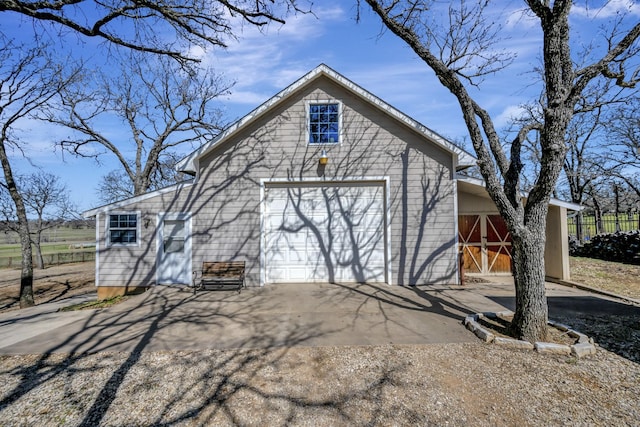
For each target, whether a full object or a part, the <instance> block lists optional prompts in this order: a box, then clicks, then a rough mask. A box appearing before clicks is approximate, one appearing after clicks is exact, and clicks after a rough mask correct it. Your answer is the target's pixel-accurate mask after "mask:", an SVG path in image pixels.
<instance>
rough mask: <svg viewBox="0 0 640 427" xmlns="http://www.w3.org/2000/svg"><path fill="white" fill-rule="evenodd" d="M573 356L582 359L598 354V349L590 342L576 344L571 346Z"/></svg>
mask: <svg viewBox="0 0 640 427" xmlns="http://www.w3.org/2000/svg"><path fill="white" fill-rule="evenodd" d="M571 354H572V355H573V356H575V357H577V358H578V359H580V358H582V357H585V356H590V355H592V354H596V347H595V346H594V345H593V344H589V343H588V342H586V343H578V344H574V345H572V346H571Z"/></svg>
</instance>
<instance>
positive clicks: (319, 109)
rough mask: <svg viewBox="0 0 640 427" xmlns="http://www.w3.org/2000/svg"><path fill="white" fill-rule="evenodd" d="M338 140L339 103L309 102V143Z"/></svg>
mask: <svg viewBox="0 0 640 427" xmlns="http://www.w3.org/2000/svg"><path fill="white" fill-rule="evenodd" d="M339 142H340V104H339V103H337V102H332V103H323V104H309V144H338V143H339Z"/></svg>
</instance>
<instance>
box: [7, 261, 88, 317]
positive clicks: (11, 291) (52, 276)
mask: <svg viewBox="0 0 640 427" xmlns="http://www.w3.org/2000/svg"><path fill="white" fill-rule="evenodd" d="M34 278H35V280H34V283H33V285H34V297H35V300H36V304H44V303H47V302H51V301H56V300H59V299H62V298H68V297H71V296H74V295H80V294H87V293H91V292H96V288H95V286H94V285H95V263H94V262H83V263H75V264H63V265H57V266H52V267H47V268H45V269H44V270H38V269H34ZM19 293H20V270H19V269H2V270H0V312H5V311H11V310H17V309H18V308H19V305H18V300H19Z"/></svg>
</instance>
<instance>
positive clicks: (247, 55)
mask: <svg viewBox="0 0 640 427" xmlns="http://www.w3.org/2000/svg"><path fill="white" fill-rule="evenodd" d="M314 13H315V15H312V14H298V15H293V16H291V17H289V18H288V19H287V22H286V24H285V25H277V26H276V25H273V24H272V25H271V26H270V27H268V28H266V29H262V30H260V29H258V28H256V27H255V26H250V25H245V26H244V28H243V31H242V33H241V35H240V37H239V39H238V40H237V41H229V46H228V48H227V49H226V50H223V51H221V50H218V51H213V52H210V53H209V54H208V55H206V56H204V57H202V58H203V63H204V64H205V65H207V66H210V67H213V68H214V69H215V70H217V71H218V72H220V73H223V75H224V76H225V78H227V79H228V80H231V81H233V82H235V86H234V87H233V88H232V94H231V95H230V97H229V98H228V101H229V102H231V103H238V104H251V106H255V105H257V104H260V103H261V102H264V101H265V100H266V98H268V97H269V96H271V95H273V94H275V93H276V92H277V91H279V90H281V89H282V88H283V87H285V86H286V85H288V84H290V83H292V82H293V81H294V80H295V79H297V78H299V77H300V76H302V75H303V74H304V73H306V72H308V71H309V70H310V69H311V68H312V67H313V66H315V65H317V62H314V57H313V50H310V52H309V54H302V55H301V54H300V50H301V49H304V47H305V46H306V47H308V46H310V44H312V43H315V42H318V41H319V40H320V39H321V38H322V36H323V35H324V34H325V33H326V31H327V28H328V27H329V26H330V25H331V24H332V23H334V22H336V21H342V20H344V19H345V12H344V10H343V9H342V8H340V7H337V6H336V7H332V8H328V9H321V8H320V9H314ZM195 53H200V52H195ZM265 95H266V96H265Z"/></svg>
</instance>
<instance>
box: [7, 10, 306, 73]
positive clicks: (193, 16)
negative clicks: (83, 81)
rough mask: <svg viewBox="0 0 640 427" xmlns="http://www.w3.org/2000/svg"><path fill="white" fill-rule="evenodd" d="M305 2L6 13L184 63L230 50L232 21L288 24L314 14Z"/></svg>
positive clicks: (233, 33) (256, 24)
mask: <svg viewBox="0 0 640 427" xmlns="http://www.w3.org/2000/svg"><path fill="white" fill-rule="evenodd" d="M302 2H304V3H305V4H309V3H308V2H306V1H304V0H303V1H300V0H255V1H248V0H187V1H180V2H165V1H139V0H123V1H118V2H104V1H97V0H49V1H47V0H41V1H31V0H2V1H0V12H7V13H11V12H13V13H16V14H20V15H22V16H25V17H29V18H32V19H33V20H34V22H36V23H37V24H39V25H43V26H44V25H47V24H51V25H53V26H54V27H57V28H59V29H71V30H72V32H73V33H76V34H80V35H83V36H87V37H95V38H99V39H102V40H105V41H106V42H108V43H109V44H110V45H114V46H122V47H124V48H126V49H127V50H136V51H140V52H148V53H153V54H161V55H168V56H170V57H172V58H174V59H176V60H178V61H179V62H182V63H184V62H185V61H188V60H190V59H192V58H190V56H189V53H188V52H189V48H190V47H192V46H194V45H197V46H202V47H205V48H206V47H209V46H211V45H213V46H221V47H224V46H226V43H227V40H228V39H230V38H233V37H235V34H236V31H237V28H234V26H233V25H232V23H231V19H232V18H240V19H241V20H242V22H244V23H246V24H249V25H254V26H258V27H263V26H265V25H268V24H269V23H279V24H284V23H285V20H284V19H285V17H286V16H287V15H288V14H289V13H297V12H302V13H306V12H308V11H309V9H308V8H303V7H301V6H300V3H302ZM159 34H162V36H159Z"/></svg>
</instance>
